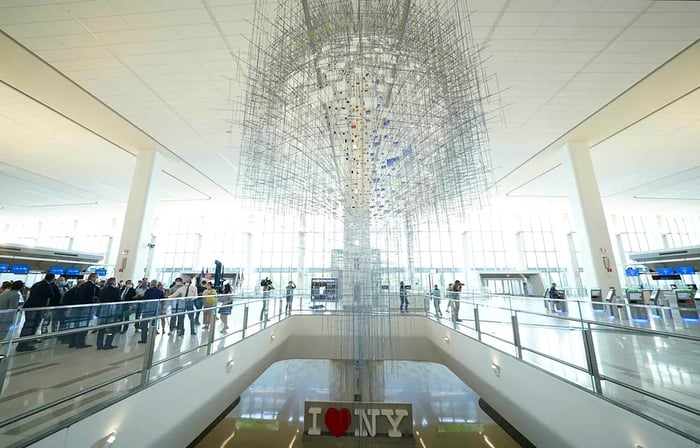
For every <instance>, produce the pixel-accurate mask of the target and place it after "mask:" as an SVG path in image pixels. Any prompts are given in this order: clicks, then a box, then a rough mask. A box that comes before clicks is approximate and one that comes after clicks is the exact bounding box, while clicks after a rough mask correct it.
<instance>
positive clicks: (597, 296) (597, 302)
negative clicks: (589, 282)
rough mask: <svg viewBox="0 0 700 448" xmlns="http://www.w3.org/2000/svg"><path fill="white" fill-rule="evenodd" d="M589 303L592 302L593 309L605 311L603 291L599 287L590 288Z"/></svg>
mask: <svg viewBox="0 0 700 448" xmlns="http://www.w3.org/2000/svg"><path fill="white" fill-rule="evenodd" d="M591 303H592V304H593V311H595V312H598V313H600V312H603V311H605V305H604V304H603V291H602V290H600V289H591Z"/></svg>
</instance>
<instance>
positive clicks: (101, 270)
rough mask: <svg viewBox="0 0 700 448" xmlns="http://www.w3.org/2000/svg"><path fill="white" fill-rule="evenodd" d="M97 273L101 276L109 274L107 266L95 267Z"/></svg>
mask: <svg viewBox="0 0 700 448" xmlns="http://www.w3.org/2000/svg"><path fill="white" fill-rule="evenodd" d="M95 274H97V275H98V276H100V277H104V276H106V275H107V269H105V268H98V269H95Z"/></svg>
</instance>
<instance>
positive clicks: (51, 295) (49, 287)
mask: <svg viewBox="0 0 700 448" xmlns="http://www.w3.org/2000/svg"><path fill="white" fill-rule="evenodd" d="M55 281H56V276H55V275H53V274H46V275H45V276H44V279H43V280H41V281H40V282H36V283H34V284H33V285H32V288H31V289H30V290H29V298H28V299H27V301H26V302H24V305H23V306H22V309H23V310H27V309H28V308H29V309H31V308H44V307H47V306H48V305H49V302H50V301H52V300H56V297H55V294H58V290H57V289H56V288H55V287H54V282H55ZM58 300H60V296H59V297H58ZM42 315H43V312H42V311H31V310H27V311H25V312H24V326H22V331H21V332H20V334H19V336H20V337H25V336H33V335H35V334H36V330H37V329H38V328H39V324H40V323H41V318H42ZM16 350H17V351H18V352H28V351H31V350H36V347H35V346H34V345H32V343H31V342H26V341H23V342H20V343H19V344H17V348H16Z"/></svg>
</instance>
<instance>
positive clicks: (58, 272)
mask: <svg viewBox="0 0 700 448" xmlns="http://www.w3.org/2000/svg"><path fill="white" fill-rule="evenodd" d="M65 273H66V270H65V269H64V268H62V267H60V266H51V268H50V269H49V274H53V275H63V274H65Z"/></svg>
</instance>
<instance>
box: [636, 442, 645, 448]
mask: <svg viewBox="0 0 700 448" xmlns="http://www.w3.org/2000/svg"><path fill="white" fill-rule="evenodd" d="M634 448H644V447H643V446H642V444H641V443H635V444H634Z"/></svg>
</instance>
